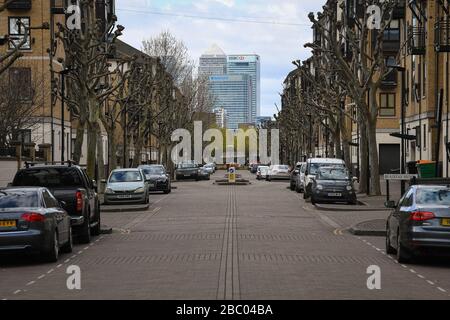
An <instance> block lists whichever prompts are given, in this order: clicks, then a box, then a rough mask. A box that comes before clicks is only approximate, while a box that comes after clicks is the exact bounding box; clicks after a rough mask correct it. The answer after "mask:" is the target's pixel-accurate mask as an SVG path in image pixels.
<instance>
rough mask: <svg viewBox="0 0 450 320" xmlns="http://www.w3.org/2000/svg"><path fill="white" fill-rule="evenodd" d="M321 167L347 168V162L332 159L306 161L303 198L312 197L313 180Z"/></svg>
mask: <svg viewBox="0 0 450 320" xmlns="http://www.w3.org/2000/svg"><path fill="white" fill-rule="evenodd" d="M320 167H340V168H346V165H345V161H344V160H342V159H331V158H312V159H308V160H307V161H306V166H305V172H304V176H303V189H304V193H303V198H304V199H308V198H309V197H311V187H312V179H313V178H315V176H316V174H317V171H318V169H319V168H320Z"/></svg>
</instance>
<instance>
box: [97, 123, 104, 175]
mask: <svg viewBox="0 0 450 320" xmlns="http://www.w3.org/2000/svg"><path fill="white" fill-rule="evenodd" d="M104 154H105V150H104V149H103V136H102V134H101V130H100V128H98V127H97V162H98V176H97V179H98V181H101V180H103V179H104V178H105V158H104Z"/></svg>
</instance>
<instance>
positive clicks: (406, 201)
mask: <svg viewBox="0 0 450 320" xmlns="http://www.w3.org/2000/svg"><path fill="white" fill-rule="evenodd" d="M413 195H414V189H410V190H408V191H407V192H406V193H405V195H404V196H403V198H402V199H400V201H399V203H398V205H397V208H395V210H394V212H393V213H392V215H391V218H390V220H389V226H390V230H391V239H390V240H391V243H392V244H393V245H394V246H396V245H397V237H398V231H399V230H401V221H402V216H404V215H405V213H407V212H409V208H410V207H411V205H412V203H413Z"/></svg>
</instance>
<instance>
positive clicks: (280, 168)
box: [266, 164, 291, 181]
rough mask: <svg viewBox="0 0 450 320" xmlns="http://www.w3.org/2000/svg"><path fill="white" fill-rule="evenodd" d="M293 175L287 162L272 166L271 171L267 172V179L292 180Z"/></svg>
mask: <svg viewBox="0 0 450 320" xmlns="http://www.w3.org/2000/svg"><path fill="white" fill-rule="evenodd" d="M290 179H291V175H290V172H289V166H288V165H285V164H279V165H273V166H270V168H269V172H268V173H267V177H266V180H267V181H272V180H290Z"/></svg>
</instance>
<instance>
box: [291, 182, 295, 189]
mask: <svg viewBox="0 0 450 320" xmlns="http://www.w3.org/2000/svg"><path fill="white" fill-rule="evenodd" d="M294 190H295V186H294V185H293V184H292V182H291V191H294Z"/></svg>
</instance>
